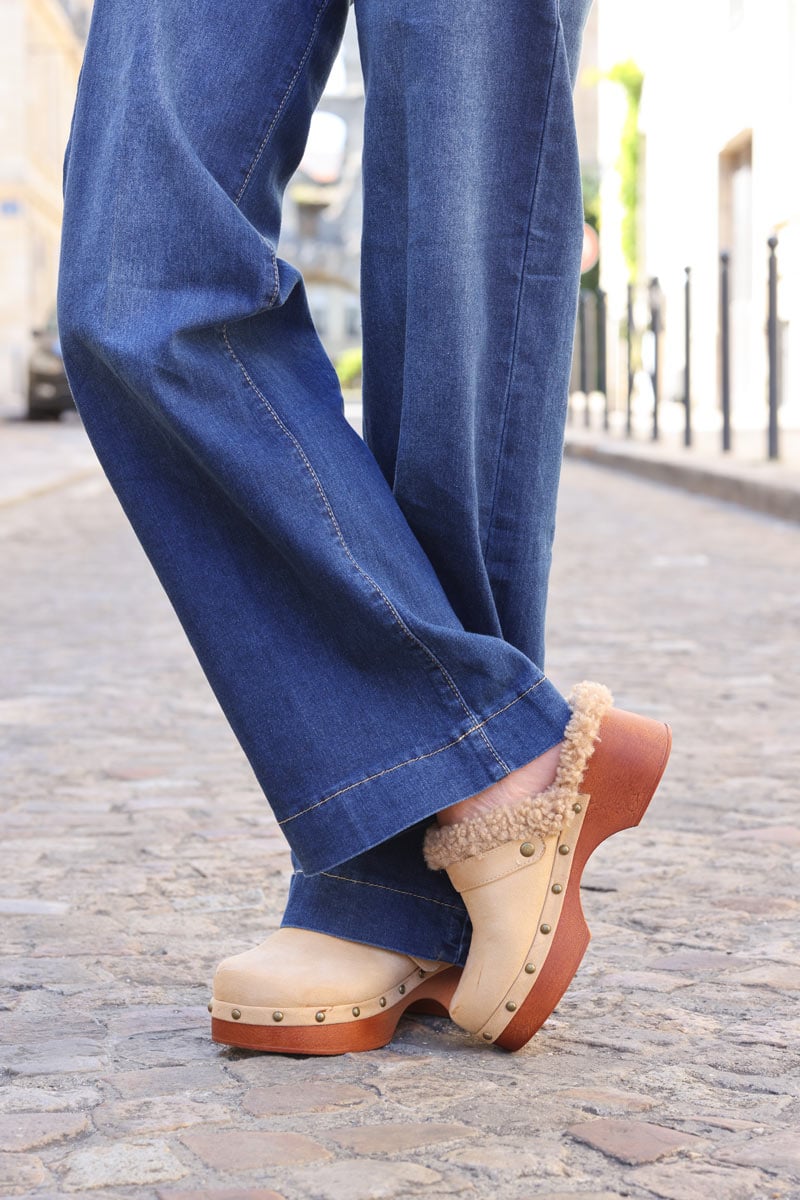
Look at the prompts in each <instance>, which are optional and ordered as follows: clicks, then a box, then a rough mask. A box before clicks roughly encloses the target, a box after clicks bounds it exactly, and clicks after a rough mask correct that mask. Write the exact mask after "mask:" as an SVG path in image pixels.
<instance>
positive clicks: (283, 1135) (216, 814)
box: [0, 461, 800, 1200]
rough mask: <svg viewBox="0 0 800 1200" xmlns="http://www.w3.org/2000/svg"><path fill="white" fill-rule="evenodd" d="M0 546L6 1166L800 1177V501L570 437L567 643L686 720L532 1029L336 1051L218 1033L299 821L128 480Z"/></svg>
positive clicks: (30, 1172)
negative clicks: (783, 516) (739, 504)
mask: <svg viewBox="0 0 800 1200" xmlns="http://www.w3.org/2000/svg"><path fill="white" fill-rule="evenodd" d="M0 554H2V560H3V563H4V572H3V577H4V582H5V586H4V587H3V589H2V593H0V604H2V621H3V625H2V628H3V633H4V638H3V651H2V656H3V661H2V664H0V724H1V725H2V734H3V737H2V750H0V754H2V759H1V760H0V769H1V773H2V778H3V808H4V815H3V828H2V842H1V843H0V855H2V862H0V871H2V875H1V876H0V913H2V914H3V915H2V931H3V932H2V946H1V947H0V948H1V950H2V957H1V958H0V1050H1V1051H2V1065H3V1086H2V1088H0V1147H2V1149H0V1180H2V1182H0V1193H2V1194H8V1195H24V1196H31V1197H55V1196H71V1195H75V1194H80V1193H86V1194H87V1195H88V1196H90V1197H96V1198H97V1200H104V1198H109V1200H111V1198H116V1197H127V1196H133V1197H137V1198H138V1197H142V1198H147V1200H150V1198H153V1200H189V1198H193V1197H204V1198H205V1197H210V1198H211V1200H214V1198H216V1200H276V1198H278V1197H285V1200H372V1198H376V1200H377V1198H378V1197H399V1198H401V1200H405V1198H406V1197H414V1196H417V1195H421V1194H423V1193H424V1194H425V1195H427V1196H430V1197H449V1196H457V1197H460V1196H464V1197H465V1198H467V1200H483V1198H487V1200H488V1198H489V1197H491V1198H492V1200H494V1198H499V1200H532V1198H533V1197H536V1198H538V1200H556V1198H558V1200H567V1198H568V1197H575V1196H580V1197H582V1200H612V1198H613V1197H622V1196H625V1197H631V1198H633V1200H653V1198H655V1200H700V1198H702V1200H748V1198H753V1200H755V1198H758V1200H770V1198H772V1200H797V1198H798V1197H800V1139H798V1137H797V1129H798V1126H799V1125H800V1071H798V1053H797V1045H798V1042H797V1034H798V1003H797V1002H798V994H799V993H800V951H799V950H798V945H799V944H800V939H799V938H798V926H799V925H800V919H799V918H800V901H798V896H797V875H796V864H797V857H798V853H799V852H800V815H799V814H798V803H797V802H798V793H797V783H796V781H797V779H798V776H800V762H798V757H800V739H798V735H797V726H798V708H797V686H796V678H795V676H796V671H797V638H798V627H799V626H800V593H799V590H798V587H797V566H798V550H797V530H796V528H795V527H793V526H792V525H789V524H784V523H781V522H780V521H777V520H773V519H771V518H767V517H762V516H758V515H755V514H752V513H748V512H745V511H743V510H741V509H738V508H734V507H731V506H727V505H725V504H723V503H720V502H718V501H715V500H709V499H705V498H702V497H697V496H691V495H687V494H685V493H683V492H679V491H675V490H672V489H670V488H666V487H663V486H660V485H658V484H654V483H650V482H645V481H642V480H638V479H634V478H631V477H628V476H626V475H618V474H616V473H613V472H610V471H603V470H599V469H597V468H596V467H592V466H589V465H585V464H581V463H577V462H572V461H568V462H567V463H565V466H564V476H563V489H562V495H561V506H560V524H559V535H558V542H557V551H556V566H555V570H554V576H553V589H552V598H551V605H550V622H551V627H550V639H549V645H550V659H549V661H548V663H547V664H546V665H547V668H548V673H549V674H550V675H551V676H552V678H553V679H554V681H555V682H556V684H557V685H558V686H560V687H561V688H562V690H563V691H566V690H568V688H569V687H570V685H571V683H572V682H573V681H575V680H577V679H580V678H584V677H585V678H596V679H600V680H604V681H605V682H607V683H608V684H609V686H610V687H611V689H612V691H613V692H614V695H615V699H616V702H617V704H619V705H620V706H623V707H630V708H636V709H638V710H639V711H642V712H646V713H652V714H653V715H657V716H658V717H663V718H664V719H665V720H668V721H669V722H670V723H671V724H672V726H673V730H674V738H675V748H674V753H673V756H672V760H671V763H670V766H669V768H668V770H667V774H666V776H665V778H664V781H663V784H662V786H661V788H660V790H659V793H658V795H657V797H656V799H655V800H654V802H653V804H652V806H651V808H650V810H649V812H648V814H647V816H646V818H645V820H644V822H643V824H642V826H641V827H640V828H639V829H638V830H630V831H626V832H625V833H622V834H620V835H618V836H616V837H614V838H612V839H611V841H610V842H608V843H606V844H605V845H604V846H603V847H601V848H600V849H599V850H598V851H597V853H596V854H595V855H593V857H592V859H591V861H590V863H589V865H588V867H587V869H586V873H585V876H584V883H585V887H584V893H583V896H584V907H585V909H586V912H587V917H588V921H589V924H590V926H591V929H592V931H593V935H594V936H593V941H592V943H591V945H590V947H589V950H588V952H587V955H586V958H585V959H584V964H583V966H582V968H581V970H580V971H579V973H578V975H577V976H576V979H575V981H574V983H573V985H572V987H571V988H570V990H569V992H568V993H567V995H566V996H565V998H564V999H563V1001H562V1002H561V1004H560V1005H559V1007H558V1009H557V1011H556V1012H555V1013H554V1014H553V1016H552V1017H551V1018H550V1020H549V1021H548V1022H547V1023H546V1024H545V1026H544V1027H543V1028H542V1029H541V1030H540V1032H539V1033H538V1034H537V1035H536V1037H535V1038H534V1039H533V1041H532V1042H531V1043H530V1044H529V1045H528V1046H527V1047H526V1048H525V1049H524V1050H523V1051H521V1052H520V1053H518V1054H516V1055H513V1056H512V1055H507V1054H505V1053H503V1052H502V1051H500V1050H497V1049H494V1048H490V1047H486V1046H485V1045H482V1044H480V1045H479V1044H476V1042H475V1041H474V1040H473V1039H471V1038H469V1037H468V1036H467V1035H465V1034H463V1033H462V1032H461V1031H460V1030H459V1029H457V1028H456V1027H455V1026H453V1025H451V1024H450V1023H448V1022H447V1021H445V1020H443V1019H437V1018H430V1017H414V1018H411V1019H408V1020H406V1021H405V1022H403V1023H402V1025H401V1027H400V1029H399V1031H398V1036H397V1038H396V1039H395V1041H394V1042H393V1043H392V1044H391V1045H390V1046H388V1047H386V1048H385V1049H383V1050H380V1051H376V1052H374V1053H367V1054H361V1055H349V1056H344V1057H341V1058H334V1059H314V1058H305V1059H304V1058H289V1057H280V1056H269V1055H259V1054H257V1053H252V1052H248V1051H237V1050H231V1049H227V1048H224V1047H221V1046H217V1045H214V1044H213V1043H212V1042H211V1040H210V1036H209V1018H208V1013H207V1011H206V1001H207V999H208V995H209V982H210V979H211V976H212V974H213V970H214V967H215V965H216V963H217V962H218V961H219V959H220V958H222V957H224V956H226V955H229V954H232V953H236V952H238V951H240V950H243V949H245V948H247V947H249V946H251V945H254V944H256V943H257V942H258V941H260V940H262V939H263V937H264V936H266V934H267V933H268V932H269V931H270V930H271V929H272V928H274V927H275V926H276V924H277V922H278V920H279V917H280V913H281V909H282V905H283V898H284V891H285V887H286V883H287V878H288V869H289V864H288V857H287V853H286V850H285V847H284V845H283V843H282V840H281V837H280V835H279V833H278V831H277V829H276V827H275V825H274V823H273V821H272V819H271V817H270V814H269V811H268V809H267V806H266V803H265V801H264V800H263V798H262V796H261V795H260V793H259V791H258V789H257V787H256V786H255V784H254V782H253V779H252V777H251V774H250V771H249V768H248V766H247V764H246V762H245V761H244V759H243V757H242V755H241V752H240V751H239V749H238V748H237V746H236V744H235V742H234V739H233V736H232V734H231V733H230V731H229V730H228V727H227V725H226V724H225V722H224V720H223V718H222V717H221V715H220V713H219V710H218V708H217V706H216V702H215V701H214V699H213V697H212V695H211V692H210V690H209V688H208V685H207V684H206V682H205V680H204V678H203V676H202V674H201V672H200V670H199V667H198V666H197V664H196V662H195V660H194V658H193V656H192V654H191V652H190V650H189V648H188V644H187V642H186V640H185V637H184V635H183V633H182V631H181V630H180V628H179V626H178V625H177V622H176V620H175V617H174V615H173V613H172V610H171V609H170V607H169V605H168V603H167V601H166V599H165V598H164V596H163V595H162V593H161V591H160V588H159V586H158V584H157V581H156V580H155V577H154V576H153V574H152V572H151V569H150V567H149V565H148V564H147V562H146V560H145V559H144V556H143V554H142V552H141V550H140V548H139V547H138V545H137V543H136V542H135V540H134V537H133V535H132V533H131V531H130V529H129V527H128V525H127V522H126V521H125V519H124V517H123V516H122V514H121V513H120V510H119V508H118V506H117V503H116V501H115V499H114V498H113V496H112V495H111V493H110V492H109V490H108V488H107V485H106V484H105V481H104V480H103V478H102V477H101V476H99V475H98V474H96V473H95V474H92V475H89V476H87V477H86V478H83V479H80V480H78V481H76V482H73V483H71V484H69V485H67V486H64V487H62V488H58V489H56V490H51V491H49V492H47V493H46V494H42V495H39V496H35V497H31V498H28V499H27V500H23V501H22V502H20V503H17V504H12V505H7V506H6V507H4V508H2V510H0ZM354 733H355V731H354Z"/></svg>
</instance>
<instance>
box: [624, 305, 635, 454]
mask: <svg viewBox="0 0 800 1200" xmlns="http://www.w3.org/2000/svg"><path fill="white" fill-rule="evenodd" d="M626 344H627V348H628V395H627V399H626V401H625V435H626V437H630V436H631V433H632V431H633V412H632V408H633V284H632V283H629V284H628V311H627V325H626Z"/></svg>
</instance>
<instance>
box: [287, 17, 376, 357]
mask: <svg viewBox="0 0 800 1200" xmlns="http://www.w3.org/2000/svg"><path fill="white" fill-rule="evenodd" d="M363 123H364V81H363V76H362V74H361V60H360V55H359V50H358V39H357V34H356V24H355V16H354V13H353V9H352V8H351V9H350V14H349V17H348V21H347V25H346V27H345V32H344V37H343V39H342V45H341V48H340V51H339V54H338V56H337V58H336V61H335V62H334V64H333V67H332V69H331V73H330V76H329V77H328V81H327V84H326V87H325V91H324V93H323V95H322V98H321V99H320V102H319V105H318V106H317V109H316V112H315V113H314V115H313V117H312V119H311V128H310V130H309V136H308V143H307V145H306V150H305V154H304V156H303V160H302V162H301V163H300V165H299V167H298V169H297V171H296V172H295V174H294V175H293V176H292V178H291V180H290V181H289V183H288V185H287V188H286V193H285V195H284V202H283V223H282V228H281V237H280V242H279V245H278V253H279V254H280V256H281V257H282V258H286V259H288V260H289V261H290V262H292V263H294V264H295V265H296V266H297V267H299V268H300V270H301V271H302V273H303V279H304V281H305V284H306V290H307V293H308V298H309V305H310V308H311V313H312V316H313V318H314V323H315V325H316V327H317V332H318V333H319V335H320V338H321V340H322V342H323V343H324V345H325V348H326V350H327V351H328V354H329V355H330V356H331V357H332V358H333V359H334V360H335V359H336V358H337V357H338V355H339V354H340V353H341V352H342V351H343V350H348V349H351V348H358V347H359V346H360V345H361V308H360V299H359V287H360V279H359V274H360V261H361V260H360V249H361V151H362V146H363Z"/></svg>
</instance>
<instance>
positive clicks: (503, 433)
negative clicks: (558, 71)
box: [483, 28, 558, 562]
mask: <svg viewBox="0 0 800 1200" xmlns="http://www.w3.org/2000/svg"><path fill="white" fill-rule="evenodd" d="M557 54H558V28H556V33H555V38H554V41H553V55H552V59H551V62H550V75H549V77H548V80H547V98H546V100H545V105H544V116H543V119H542V134H541V137H540V139H539V150H538V153H537V155H536V170H535V172H534V176H533V191H532V193H531V203H530V208H529V209H528V222H527V225H526V227H525V246H524V249H523V252H522V265H521V267H520V273H519V288H518V290H517V306H516V313H515V316H514V337H513V343H512V347H511V362H510V364H509V368H508V386H507V387H506V395H505V403H504V408H503V427H502V429H501V431H500V445H499V448H498V452H497V467H496V468H495V475H494V488H493V492H492V510H491V512H490V513H489V520H488V521H487V523H486V542H485V545H484V552H483V553H484V558H485V560H486V561H487V562H488V561H489V546H490V543H491V540H492V529H493V526H494V516H495V510H496V508H497V493H498V491H499V488H500V465H501V463H502V461H503V451H504V449H505V444H506V438H507V434H508V413H509V409H510V407H511V386H512V381H513V379H514V366H515V363H516V357H517V340H518V337H519V315H520V310H521V308H522V292H523V288H524V285H525V264H526V262H527V260H528V248H529V245H530V235H531V224H532V222H533V210H534V208H535V207H536V198H537V195H538V192H539V171H540V167H541V163H542V150H543V148H544V140H545V130H546V126H547V120H548V116H549V113H550V95H551V93H552V90H553V76H554V74H555V65H556V56H557Z"/></svg>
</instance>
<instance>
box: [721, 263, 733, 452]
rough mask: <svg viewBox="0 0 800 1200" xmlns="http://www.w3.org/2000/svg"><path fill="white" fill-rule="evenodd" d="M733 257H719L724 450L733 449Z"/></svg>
mask: <svg viewBox="0 0 800 1200" xmlns="http://www.w3.org/2000/svg"><path fill="white" fill-rule="evenodd" d="M730 259H731V256H730V254H729V253H728V251H727V250H723V251H722V253H721V254H720V256H719V264H720V274H719V300H720V368H721V384H722V449H723V451H728V450H730V448H731V297H730V286H729V277H728V268H729V264H730Z"/></svg>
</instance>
